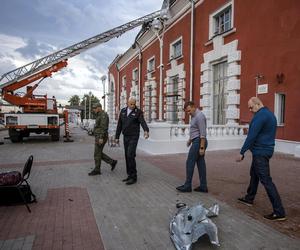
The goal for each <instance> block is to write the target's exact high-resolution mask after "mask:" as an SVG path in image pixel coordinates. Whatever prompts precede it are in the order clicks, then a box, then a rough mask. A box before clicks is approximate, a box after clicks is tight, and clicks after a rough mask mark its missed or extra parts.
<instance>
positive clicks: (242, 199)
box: [238, 197, 253, 207]
mask: <svg viewBox="0 0 300 250" xmlns="http://www.w3.org/2000/svg"><path fill="white" fill-rule="evenodd" d="M238 202H240V203H242V204H244V205H246V206H248V207H252V206H253V201H249V200H246V199H245V198H244V197H242V198H238Z"/></svg>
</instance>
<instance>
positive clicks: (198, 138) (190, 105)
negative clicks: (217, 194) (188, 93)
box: [176, 101, 208, 193]
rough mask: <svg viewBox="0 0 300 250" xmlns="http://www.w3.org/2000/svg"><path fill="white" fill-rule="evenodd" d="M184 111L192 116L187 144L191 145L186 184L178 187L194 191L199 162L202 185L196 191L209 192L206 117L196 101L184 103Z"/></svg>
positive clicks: (180, 189) (187, 162) (185, 190)
mask: <svg viewBox="0 0 300 250" xmlns="http://www.w3.org/2000/svg"><path fill="white" fill-rule="evenodd" d="M184 111H185V112H186V113H187V114H189V115H190V116H191V122H190V138H189V140H188V141H187V146H188V147H189V146H191V147H190V150H189V153H188V157H187V160H186V180H185V183H184V185H182V186H179V187H176V189H177V190H178V191H180V192H191V191H192V180H193V174H194V168H195V164H196V163H197V167H198V172H199V179H200V186H198V187H196V188H195V189H194V191H196V192H203V193H207V192H208V189H207V181H206V163H205V158H204V157H205V150H206V148H207V139H206V117H205V115H204V114H203V113H202V112H201V111H200V110H199V109H198V108H196V107H195V104H194V102H192V101H188V102H186V103H185V105H184Z"/></svg>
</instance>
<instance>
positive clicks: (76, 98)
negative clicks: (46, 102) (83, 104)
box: [68, 95, 80, 106]
mask: <svg viewBox="0 0 300 250" xmlns="http://www.w3.org/2000/svg"><path fill="white" fill-rule="evenodd" d="M68 103H70V106H79V103H80V97H79V96H78V95H73V96H71V98H70V99H69V101H68Z"/></svg>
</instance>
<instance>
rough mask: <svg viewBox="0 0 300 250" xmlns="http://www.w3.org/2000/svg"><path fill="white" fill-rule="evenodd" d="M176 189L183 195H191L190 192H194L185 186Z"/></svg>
mask: <svg viewBox="0 0 300 250" xmlns="http://www.w3.org/2000/svg"><path fill="white" fill-rule="evenodd" d="M176 189H177V190H178V191H179V192H182V193H190V192H192V188H191V187H185V186H184V185H183V186H179V187H177V188H176Z"/></svg>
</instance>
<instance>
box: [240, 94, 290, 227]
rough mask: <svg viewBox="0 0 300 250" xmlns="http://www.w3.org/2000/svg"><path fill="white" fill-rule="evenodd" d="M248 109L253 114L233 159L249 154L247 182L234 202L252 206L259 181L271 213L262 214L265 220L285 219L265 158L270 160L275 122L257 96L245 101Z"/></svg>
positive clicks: (242, 157)
mask: <svg viewBox="0 0 300 250" xmlns="http://www.w3.org/2000/svg"><path fill="white" fill-rule="evenodd" d="M248 108H249V110H250V112H252V113H253V114H254V116H253V118H252V120H251V122H250V125H249V131H248V135H247V138H246V140H245V142H244V145H243V147H242V148H241V151H240V156H239V157H238V158H237V160H236V161H237V162H241V161H242V160H243V159H244V154H245V152H246V151H247V150H250V151H251V153H252V164H251V168H250V176H251V178H250V184H249V186H248V189H247V194H246V196H244V197H242V198H238V201H239V202H241V203H243V204H245V205H248V206H252V205H253V201H254V198H255V195H256V193H257V187H258V184H259V181H260V182H261V183H262V185H263V186H264V187H265V190H266V192H267V194H268V197H269V199H270V201H271V203H272V207H273V212H272V213H271V214H268V215H264V218H265V219H268V220H272V221H275V220H280V221H282V220H285V219H286V217H285V211H284V208H283V206H282V203H281V199H280V196H279V193H278V191H277V188H276V186H275V184H274V183H273V181H272V178H271V176H270V166H269V160H270V159H271V157H272V155H273V152H274V146H275V134H276V127H277V121H276V117H275V116H274V114H273V113H272V112H271V111H270V110H269V109H268V108H266V107H264V105H263V103H262V101H261V100H260V99H259V98H257V97H251V98H250V99H249V101H248Z"/></svg>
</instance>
